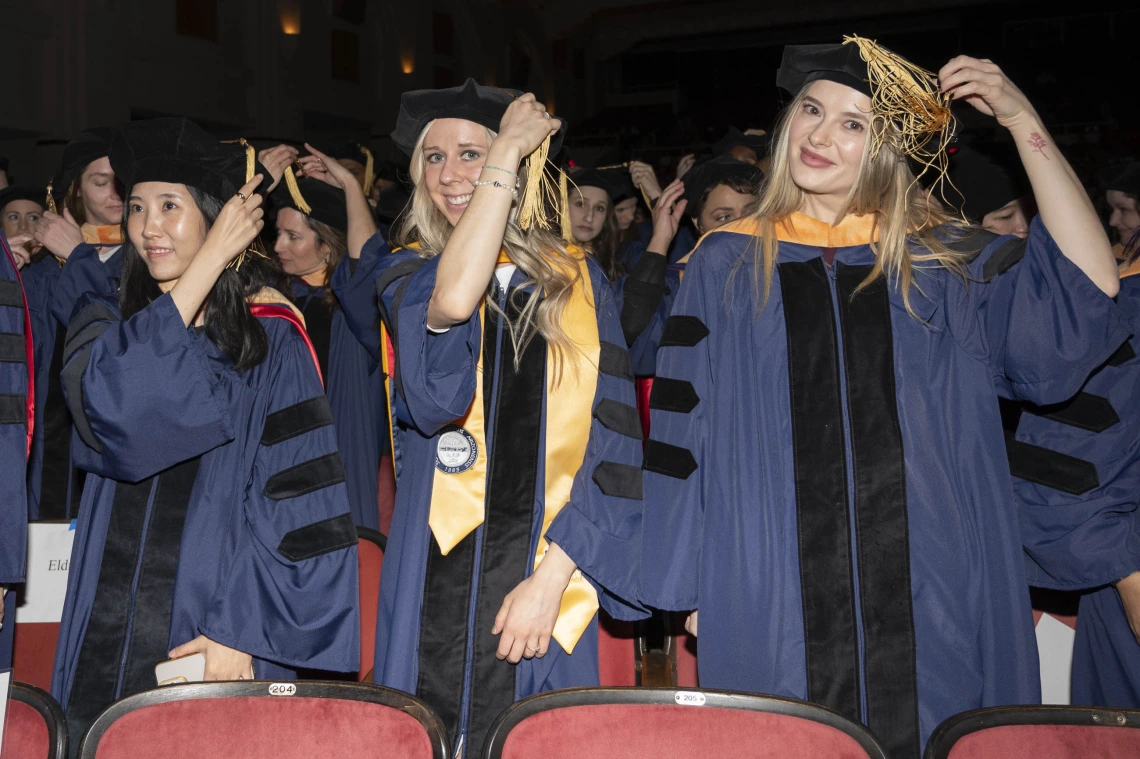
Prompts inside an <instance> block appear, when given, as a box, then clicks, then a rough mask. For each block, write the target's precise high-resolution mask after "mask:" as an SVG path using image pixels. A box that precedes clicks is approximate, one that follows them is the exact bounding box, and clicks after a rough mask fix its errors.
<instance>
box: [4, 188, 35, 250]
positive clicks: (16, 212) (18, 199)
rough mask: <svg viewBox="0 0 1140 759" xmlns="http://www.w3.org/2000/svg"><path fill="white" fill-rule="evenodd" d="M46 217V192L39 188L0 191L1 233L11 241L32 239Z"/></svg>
mask: <svg viewBox="0 0 1140 759" xmlns="http://www.w3.org/2000/svg"><path fill="white" fill-rule="evenodd" d="M43 215H44V192H43V190H41V189H40V188H38V187H21V186H19V185H17V186H15V187H7V188H5V189H3V190H0V233H3V235H4V236H5V237H7V238H8V239H9V240H11V239H12V238H14V237H17V236H20V235H23V236H27V237H31V236H32V235H33V234H34V233H35V231H36V227H38V226H39V225H40V219H42V218H43Z"/></svg>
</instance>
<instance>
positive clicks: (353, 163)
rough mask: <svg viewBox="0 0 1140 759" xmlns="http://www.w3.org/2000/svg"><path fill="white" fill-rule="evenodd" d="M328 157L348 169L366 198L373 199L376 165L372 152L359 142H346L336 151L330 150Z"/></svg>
mask: <svg viewBox="0 0 1140 759" xmlns="http://www.w3.org/2000/svg"><path fill="white" fill-rule="evenodd" d="M322 155H327V157H329V158H332V159H333V160H335V161H336V162H337V163H339V164H340V165H341V166H343V167H344V168H346V169H348V170H349V172H350V173H351V174H352V176H353V178H354V179H356V183H357V184H359V185H360V189H361V190H362V191H363V192H364V197H366V198H371V197H372V188H373V186H374V185H375V182H376V165H375V161H374V160H373V158H372V151H371V150H369V149H368V148H366V147H364V146H363V145H361V144H360V143H359V142H346V143H345V144H343V145H341V146H340V147H338V148H336V149H335V150H330V151H329V152H328V153H327V154H324V153H322Z"/></svg>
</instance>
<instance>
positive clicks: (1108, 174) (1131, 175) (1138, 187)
mask: <svg viewBox="0 0 1140 759" xmlns="http://www.w3.org/2000/svg"><path fill="white" fill-rule="evenodd" d="M1104 189H1106V190H1117V191H1119V192H1127V193H1129V194H1130V195H1136V196H1138V197H1140V161H1123V162H1120V163H1117V164H1115V165H1113V166H1110V167H1109V168H1108V169H1107V170H1106V171H1105V173H1104Z"/></svg>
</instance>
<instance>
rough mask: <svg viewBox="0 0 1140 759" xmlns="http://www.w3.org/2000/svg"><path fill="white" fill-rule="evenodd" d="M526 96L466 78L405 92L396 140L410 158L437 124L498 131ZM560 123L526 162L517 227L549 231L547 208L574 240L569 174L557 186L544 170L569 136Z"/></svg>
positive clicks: (402, 98) (394, 131)
mask: <svg viewBox="0 0 1140 759" xmlns="http://www.w3.org/2000/svg"><path fill="white" fill-rule="evenodd" d="M522 94H523V93H522V92H521V91H519V90H510V89H500V88H498V87H486V86H484V85H481V84H478V83H476V82H475V80H474V79H468V80H467V81H466V82H464V83H463V84H462V85H460V86H459V87H448V88H446V89H440V90H412V91H410V92H405V93H404V94H403V95H401V96H400V115H399V116H398V117H397V118H396V128H395V130H393V132H392V141H393V142H395V143H396V145H397V146H398V147H399V148H400V150H402V151H404V152H405V153H407V154H408V155H409V156H411V155H412V152H413V151H414V150H415V147H416V141H417V140H418V139H419V137H420V135H421V134H422V133H423V131H424V129H425V128H427V125H428V124H430V123H431V122H432V121H435V120H436V119H464V120H466V121H473V122H475V123H476V124H479V125H481V126H484V127H486V128H488V129H491V130H493V131H495V132H497V131H499V126H500V124H501V123H502V120H503V114H504V113H506V111H507V106H509V105H510V104H511V103H512V102H514V100H515V98H518V97H519V96H521V95H522ZM561 124H562V128H561V129H559V130H558V131H557V132H555V133H554V134H553V135H551V136H550V137H548V138H547V139H546V140H545V141H544V142H543V143H542V145H540V146H539V147H538V149H537V150H535V151H534V152H533V153H531V154H530V155H529V156H527V158H526V167H525V172H526V190H525V194H524V195H523V197H522V199H521V201H520V203H519V214H518V224H519V227H520V228H521V229H523V230H526V229H530V228H531V226H534V225H538V226H540V227H542V228H544V229H549V228H551V224H550V221H549V220H548V219H547V218H546V214H545V209H546V206H547V205H550V206H553V207H555V208H557V209H558V214H559V216H560V221H561V227H562V229H561V232H562V236H563V237H564V238H565V239H571V233H570V225H569V218H568V217H567V215H566V213H565V209H566V205H567V201H566V175H565V174H562V176H561V181H560V182H558V183H555V182H554V180H553V178H552V177H551V176H550V174H549V173H548V172H547V169H546V159H547V156H549V155H557V153H558V151H559V150H560V149H561V147H562V140H563V139H564V138H565V136H566V122H565V121H561Z"/></svg>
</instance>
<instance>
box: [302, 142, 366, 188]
mask: <svg viewBox="0 0 1140 759" xmlns="http://www.w3.org/2000/svg"><path fill="white" fill-rule="evenodd" d="M305 149H306V150H308V151H309V153H310V155H306V156H301V157H300V158H298V159H297V163H299V164H300V165H301V171H303V172H304V173H305V176H307V177H309V178H311V179H319V180H321V181H322V182H324V183H326V184H330V185H332V186H333V187H339V188H340V189H342V190H347V189H348V188H349V187H354V186H355V187H359V186H360V182H358V181H357V180H356V176H355V175H354V174H353V173H352V172H351V171H349V170H348V169H346V168H345V167H344V166H342V165H341V164H340V163H339V162H337V160H336V159H335V158H329V157H328V156H327V155H325V154H324V153H322V152H321V151H319V150H317V149H316V148H314V147H313V146H312V145H310V144H309V143H307V142H306V143H305Z"/></svg>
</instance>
